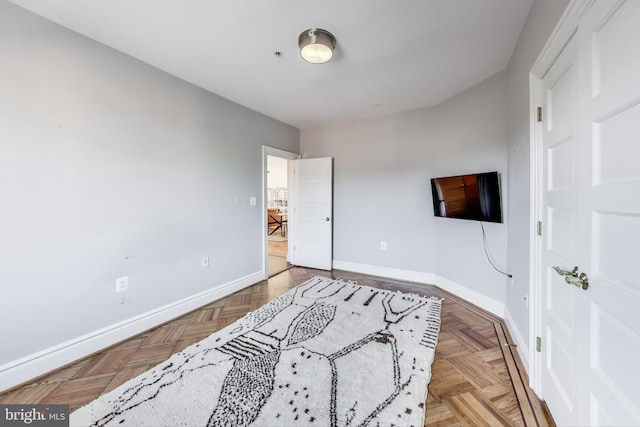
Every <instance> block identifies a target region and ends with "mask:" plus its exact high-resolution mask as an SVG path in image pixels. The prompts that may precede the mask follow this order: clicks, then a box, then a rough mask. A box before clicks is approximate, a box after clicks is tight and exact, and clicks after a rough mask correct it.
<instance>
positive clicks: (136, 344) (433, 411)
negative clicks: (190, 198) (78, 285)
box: [0, 267, 553, 426]
mask: <svg viewBox="0 0 640 427" xmlns="http://www.w3.org/2000/svg"><path fill="white" fill-rule="evenodd" d="M317 274H321V275H325V276H329V275H330V276H332V277H340V278H343V279H345V280H356V281H358V283H359V284H361V285H365V286H371V287H376V288H381V289H390V290H399V291H402V292H410V293H418V294H421V295H425V296H437V297H440V298H444V301H443V307H442V325H441V332H440V338H439V341H438V346H437V347H436V356H435V360H434V363H433V365H432V378H431V383H430V384H429V392H428V396H427V415H426V419H425V426H476V425H514V426H521V425H526V426H533V425H541V426H546V425H553V420H552V419H551V417H550V415H549V413H548V411H546V410H545V407H544V404H543V403H541V402H540V401H539V400H538V399H537V397H536V396H535V394H534V393H533V392H532V391H531V390H530V389H529V388H528V386H527V381H528V380H527V378H526V373H524V371H523V370H522V369H521V366H522V362H521V361H520V360H519V358H518V356H517V353H516V352H512V351H511V348H510V347H508V346H507V345H505V344H507V343H509V342H511V339H510V337H509V336H508V331H506V329H505V328H504V326H503V323H502V321H501V319H498V318H496V317H495V316H493V315H491V314H490V313H487V312H485V311H483V310H481V309H479V308H478V307H476V306H474V305H473V304H470V303H469V302H467V301H464V300H462V299H460V298H458V297H456V296H454V295H451V294H449V293H447V292H445V291H443V290H441V289H439V288H437V287H435V286H431V285H424V284H418V283H410V282H401V281H397V280H390V279H384V278H379V277H373V276H367V275H363V274H356V273H350V272H346V271H333V272H325V271H318V270H311V269H306V268H299V267H294V268H291V269H289V270H287V271H285V272H283V273H281V274H278V275H276V276H273V277H271V278H270V279H269V280H268V281H263V282H260V283H257V284H255V285H253V286H251V287H249V288H247V289H244V290H242V291H239V292H236V293H235V294H233V295H230V296H228V297H225V298H222V299H220V300H218V301H215V302H213V303H211V304H208V305H207V306H204V307H202V308H200V309H198V310H195V311H193V312H191V313H188V314H186V315H184V316H182V317H180V318H178V319H175V320H173V321H171V322H168V323H166V324H164V325H160V326H158V327H157V328H155V329H153V330H150V331H147V332H145V333H142V334H140V335H138V336H135V337H132V338H130V339H129V340H126V341H124V342H122V343H119V344H117V345H115V346H113V347H111V348H108V349H105V350H103V351H101V352H98V353H96V354H94V355H91V356H89V357H87V358H85V359H82V360H80V361H77V362H75V363H73V364H71V365H69V366H67V367H65V368H62V369H59V370H57V371H55V372H52V373H50V374H48V375H46V376H43V377H41V378H37V379H35V380H33V381H32V382H31V383H29V384H25V385H23V386H21V387H19V388H16V389H14V390H11V391H9V392H5V393H4V394H0V403H68V404H69V405H70V409H71V410H72V411H73V410H75V409H77V408H78V407H80V406H82V405H84V404H86V403H88V402H90V401H91V400H93V399H95V398H96V397H98V396H99V395H101V394H103V393H106V392H108V391H111V390H113V389H114V388H116V387H117V386H119V385H120V384H122V383H124V382H126V381H127V380H129V379H131V378H134V377H135V376H137V375H140V374H142V373H144V372H145V371H146V370H148V369H150V368H152V367H153V366H155V365H156V364H158V363H160V362H162V361H164V360H166V359H167V358H168V357H169V356H170V355H171V354H173V353H175V352H178V351H181V350H183V349H184V348H186V347H187V346H189V345H191V344H194V343H196V342H198V341H200V340H202V339H204V338H206V337H207V336H209V335H210V334H211V333H213V332H215V331H217V330H220V329H222V328H223V327H225V326H227V325H229V324H231V323H233V322H234V321H235V320H237V319H238V318H240V317H242V316H243V315H244V314H246V313H247V312H248V311H250V310H255V309H256V308H258V307H259V306H261V305H262V304H264V303H266V302H268V301H270V300H272V299H273V298H275V297H276V296H278V295H281V294H282V293H284V292H285V291H287V290H288V289H290V288H292V287H294V286H297V285H298V284H300V283H302V282H304V281H306V280H307V279H309V278H311V277H313V276H315V275H317Z"/></svg>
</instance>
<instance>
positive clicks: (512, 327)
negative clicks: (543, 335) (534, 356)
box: [504, 308, 530, 373]
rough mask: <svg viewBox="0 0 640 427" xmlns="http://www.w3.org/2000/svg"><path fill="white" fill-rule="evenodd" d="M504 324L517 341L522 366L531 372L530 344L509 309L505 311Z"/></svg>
mask: <svg viewBox="0 0 640 427" xmlns="http://www.w3.org/2000/svg"><path fill="white" fill-rule="evenodd" d="M504 323H505V324H506V325H507V328H508V329H509V333H510V334H511V338H513V340H514V341H515V342H514V343H513V344H515V345H517V347H516V349H517V350H518V354H519V355H520V359H522V364H523V365H524V368H525V370H526V371H527V373H528V372H530V369H529V368H530V366H529V343H528V341H526V340H525V339H524V337H523V336H522V334H521V333H520V329H518V327H517V326H516V322H515V321H514V320H513V317H512V316H511V313H510V312H509V309H508V308H507V309H505V311H504Z"/></svg>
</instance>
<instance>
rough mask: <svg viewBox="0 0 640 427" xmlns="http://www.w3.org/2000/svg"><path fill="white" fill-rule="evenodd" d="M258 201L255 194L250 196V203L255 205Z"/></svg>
mask: <svg viewBox="0 0 640 427" xmlns="http://www.w3.org/2000/svg"><path fill="white" fill-rule="evenodd" d="M257 203H258V199H257V198H256V197H254V196H251V197H249V205H251V206H255V205H256V204H257Z"/></svg>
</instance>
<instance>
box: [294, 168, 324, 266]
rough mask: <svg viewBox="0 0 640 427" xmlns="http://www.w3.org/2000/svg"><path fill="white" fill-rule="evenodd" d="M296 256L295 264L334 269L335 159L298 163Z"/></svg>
mask: <svg viewBox="0 0 640 427" xmlns="http://www.w3.org/2000/svg"><path fill="white" fill-rule="evenodd" d="M293 179H294V189H295V198H294V206H293V208H294V212H293V213H294V216H295V224H294V227H295V230H294V233H293V234H292V236H293V240H294V242H293V254H292V257H291V262H292V264H294V265H299V266H303V267H311V268H319V269H322V270H331V267H332V259H333V250H332V249H333V226H332V224H333V159H332V158H330V157H329V158H319V159H301V160H295V161H294V178H293Z"/></svg>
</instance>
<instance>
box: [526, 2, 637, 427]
mask: <svg viewBox="0 0 640 427" xmlns="http://www.w3.org/2000/svg"><path fill="white" fill-rule="evenodd" d="M639 22H640V1H636V0H629V1H626V2H624V1H613V0H611V1H609V0H601V1H599V2H595V4H594V6H592V7H591V8H590V9H589V10H588V11H587V12H586V13H585V15H584V16H583V17H582V19H581V20H580V24H579V26H578V31H577V33H576V34H575V35H574V36H573V39H572V40H571V42H570V43H569V44H568V45H567V46H566V48H565V49H564V51H563V52H562V54H561V55H560V57H559V58H558V59H557V61H556V62H555V63H554V64H553V66H552V67H551V69H550V70H549V72H548V73H547V74H546V76H545V77H544V79H543V81H542V89H543V93H544V95H543V121H542V123H541V124H540V125H539V126H541V127H542V136H543V143H542V150H543V151H542V153H541V158H542V168H543V171H542V174H541V176H542V179H541V180H540V182H539V188H540V193H539V194H540V197H541V198H540V203H541V209H540V213H541V220H542V222H543V224H544V226H543V228H544V232H543V235H542V236H541V237H540V239H542V242H541V244H540V245H539V248H540V261H541V262H540V271H539V274H538V277H539V278H540V282H541V283H540V285H541V293H540V297H541V298H540V301H539V303H540V304H539V305H540V307H541V310H540V311H541V318H540V320H541V322H540V326H541V327H540V328H539V331H538V333H539V335H540V337H541V338H542V353H541V358H542V359H541V362H542V363H541V364H540V366H541V377H540V380H541V387H540V388H541V394H542V397H543V398H544V400H545V401H546V402H547V405H548V406H549V408H550V410H551V414H552V416H553V418H554V420H555V421H556V423H557V424H558V425H616V426H622V425H640V387H638V379H640V374H638V372H640V370H639V369H640V368H639V367H638V361H639V360H640V359H639V355H640V279H639V278H638V277H639V276H638V275H637V274H636V270H635V268H634V267H635V263H637V262H639V261H640V25H639V24H638V23H639ZM554 266H555V267H560V269H562V270H565V271H571V270H573V269H574V267H578V270H577V272H576V274H575V275H573V274H571V273H564V275H561V274H559V273H558V272H557V271H556V270H555V269H554V268H553V267H554ZM580 273H584V275H581V274H580ZM575 276H581V277H575ZM567 278H568V280H569V281H570V282H573V284H572V283H567ZM581 279H582V280H581ZM587 282H588V283H587ZM584 288H586V289H584Z"/></svg>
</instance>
